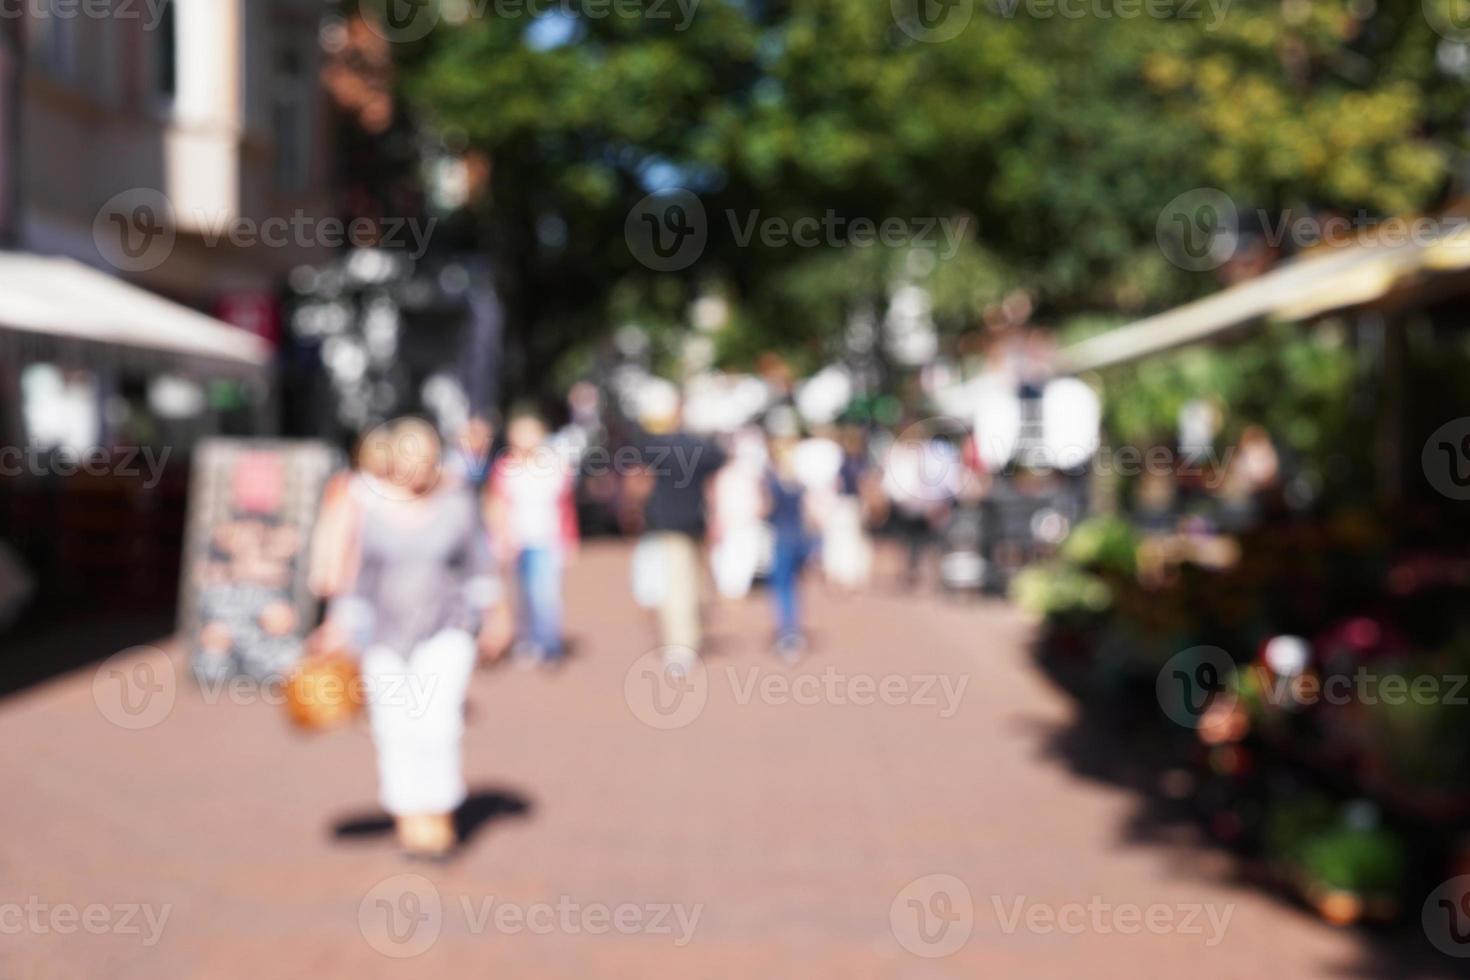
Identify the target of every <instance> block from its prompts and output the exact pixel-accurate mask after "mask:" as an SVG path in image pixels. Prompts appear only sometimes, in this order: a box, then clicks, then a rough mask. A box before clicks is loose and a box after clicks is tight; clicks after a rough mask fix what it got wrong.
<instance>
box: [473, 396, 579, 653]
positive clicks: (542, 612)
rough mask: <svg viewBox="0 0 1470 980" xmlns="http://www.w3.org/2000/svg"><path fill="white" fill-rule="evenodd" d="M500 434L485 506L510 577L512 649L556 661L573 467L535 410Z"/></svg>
mask: <svg viewBox="0 0 1470 980" xmlns="http://www.w3.org/2000/svg"><path fill="white" fill-rule="evenodd" d="M506 441H507V444H508V446H507V451H506V453H505V454H504V455H503V456H502V457H501V458H500V459H499V460H498V461H497V462H496V464H495V467H494V469H493V470H492V473H491V476H490V487H489V495H488V498H487V509H488V513H489V517H490V527H491V530H492V532H493V538H494V541H495V547H496V550H497V551H498V552H499V554H500V559H501V562H502V565H503V567H506V568H508V569H509V570H510V571H511V572H512V574H513V577H514V579H515V582H516V591H517V596H518V598H519V603H518V605H519V609H520V623H519V628H518V638H517V642H516V647H515V655H516V658H517V660H518V661H520V662H521V663H523V664H554V663H556V662H558V661H559V660H560V659H561V656H562V653H563V650H564V641H563V637H562V575H563V572H564V571H565V568H566V563H567V560H568V559H569V558H570V557H571V556H572V555H573V554H574V553H575V552H576V549H577V510H576V505H575V502H574V500H573V485H574V480H573V475H572V469H571V466H570V465H568V463H567V461H566V460H565V459H564V458H563V457H562V455H561V454H560V453H558V452H556V451H555V450H554V449H553V448H552V447H551V446H550V445H549V444H548V443H547V429H546V424H545V423H544V422H542V421H541V419H540V418H539V417H538V416H536V415H531V414H522V415H519V416H517V417H516V418H514V419H512V420H511V422H510V425H509V426H508V427H507V428H506Z"/></svg>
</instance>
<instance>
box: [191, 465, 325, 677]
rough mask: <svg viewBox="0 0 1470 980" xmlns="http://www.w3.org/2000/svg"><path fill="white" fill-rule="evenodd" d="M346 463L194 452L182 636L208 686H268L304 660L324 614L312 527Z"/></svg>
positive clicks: (196, 673) (196, 668) (195, 667)
mask: <svg viewBox="0 0 1470 980" xmlns="http://www.w3.org/2000/svg"><path fill="white" fill-rule="evenodd" d="M341 465H342V461H341V457H340V455H339V454H338V453H337V452H336V451H335V450H334V449H332V447H330V446H328V445H327V444H326V443H321V442H305V441H285V440H265V439H207V440H205V441H203V442H202V443H200V445H199V446H198V447H197V448H196V449H195V452H194V465H193V471H192V473H191V475H190V483H189V516H188V522H187V526H186V529H185V533H184V564H183V572H182V575H181V580H182V585H181V588H180V596H179V636H180V637H181V639H182V641H183V642H184V643H186V644H187V645H188V648H189V651H190V658H191V662H192V663H193V666H194V673H195V676H196V677H197V678H198V679H199V680H200V681H202V682H217V681H220V680H223V679H226V678H229V677H233V676H235V675H238V674H243V675H246V676H248V677H252V678H254V679H256V680H258V681H269V680H273V679H275V678H278V677H280V676H282V675H284V674H285V673H287V672H288V671H289V670H290V669H291V667H292V665H294V664H295V663H296V662H297V660H299V659H300V657H301V652H302V644H303V642H304V641H305V638H306V635H307V633H309V632H310V630H311V628H312V626H313V625H314V622H315V615H316V600H315V599H314V598H313V596H312V595H311V592H310V590H309V589H308V588H307V585H306V578H307V556H308V555H307V552H308V547H309V544H310V541H311V529H312V523H313V521H314V520H315V518H316V512H317V506H318V504H319V503H320V501H321V496H322V488H323V487H324V486H325V485H326V482H327V479H328V477H330V476H331V475H332V473H333V472H334V471H335V470H336V469H337V468H338V467H340V466H341Z"/></svg>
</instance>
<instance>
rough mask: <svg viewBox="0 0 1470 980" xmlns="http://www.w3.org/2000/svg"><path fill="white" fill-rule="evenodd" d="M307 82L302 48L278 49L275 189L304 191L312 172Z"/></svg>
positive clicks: (274, 109)
mask: <svg viewBox="0 0 1470 980" xmlns="http://www.w3.org/2000/svg"><path fill="white" fill-rule="evenodd" d="M306 79H307V74H306V64H305V59H304V58H303V57H302V54H301V50H300V48H299V47H295V46H282V47H279V48H277V49H276V52H275V58H274V64H273V65H272V86H271V90H272V100H271V130H272V136H273V137H274V140H275V144H276V166H275V177H276V186H277V187H278V188H279V189H281V190H283V191H299V190H303V189H304V188H305V187H306V183H307V175H308V173H309V172H310V161H311V152H310V151H311V144H310V140H311V137H310V134H309V130H308V122H309V120H308V119H307V92H308V88H307V84H306Z"/></svg>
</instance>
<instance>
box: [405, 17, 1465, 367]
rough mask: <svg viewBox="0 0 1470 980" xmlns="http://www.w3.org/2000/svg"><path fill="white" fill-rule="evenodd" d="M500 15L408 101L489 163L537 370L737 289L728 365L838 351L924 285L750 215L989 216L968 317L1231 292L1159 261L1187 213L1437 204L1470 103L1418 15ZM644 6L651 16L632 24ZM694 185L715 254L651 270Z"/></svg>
mask: <svg viewBox="0 0 1470 980" xmlns="http://www.w3.org/2000/svg"><path fill="white" fill-rule="evenodd" d="M444 2H446V3H448V2H450V0H444ZM919 2H930V0H919ZM1435 2H1439V0H1435ZM1445 2H1446V3H1449V2H1460V0H1445ZM461 5H462V4H461ZM479 7H484V8H485V9H484V10H483V11H482V12H481V13H480V14H479V15H477V16H470V17H468V18H467V19H464V20H463V22H462V23H459V24H458V25H451V24H447V23H446V24H445V25H442V26H441V27H440V28H439V29H438V30H436V31H434V32H433V33H432V34H431V35H430V36H429V37H428V38H426V39H425V40H424V41H422V42H420V43H419V44H417V45H414V46H410V47H409V48H408V49H407V50H406V51H405V58H404V61H405V67H406V72H405V88H406V92H407V93H408V95H409V97H410V99H411V101H412V103H413V104H414V105H415V106H416V107H417V109H418V111H419V113H420V115H421V117H422V118H423V119H425V120H426V121H427V123H428V125H429V127H430V128H431V129H432V130H433V131H435V132H437V133H439V134H444V135H447V136H448V137H449V139H450V141H451V142H452V143H453V144H455V145H459V144H464V145H467V146H469V147H473V148H475V149H478V150H480V151H482V152H483V153H485V154H486V155H487V157H488V158H489V159H490V161H491V164H492V168H493V169H492V174H493V176H492V178H491V187H490V193H489V194H488V196H487V198H486V199H485V200H484V202H483V204H482V205H481V207H480V213H479V214H478V219H479V222H480V223H479V225H478V232H477V234H478V237H479V239H480V241H481V242H482V243H483V245H484V246H485V247H486V248H487V249H488V250H490V251H491V252H492V254H493V255H495V256H496V258H497V260H498V262H499V263H500V267H501V278H502V282H503V285H504V287H505V289H506V292H507V297H508V299H509V300H510V305H511V312H512V316H513V326H514V329H515V330H516V331H517V335H518V336H519V337H520V338H521V340H522V342H523V344H524V346H525V348H526V351H527V355H528V361H527V371H528V372H530V374H531V376H534V375H535V372H536V371H538V370H544V369H545V368H546V367H548V366H549V365H550V364H551V363H552V362H553V361H555V360H556V359H557V358H559V357H560V356H561V355H562V354H563V353H564V352H565V351H566V350H567V349H568V348H569V346H570V345H573V344H575V343H578V342H580V341H583V340H585V339H587V338H589V337H593V336H596V335H598V334H600V333H601V332H602V331H603V330H604V329H605V328H607V327H609V326H612V325H614V324H613V323H612V322H611V321H612V320H613V319H614V318H615V317H633V318H637V319H640V320H643V321H662V322H667V323H678V322H679V321H681V320H682V318H683V316H684V310H685V307H686V305H687V303H688V301H689V300H690V298H691V296H692V295H693V294H694V292H695V291H696V290H697V289H699V288H708V287H709V286H710V284H712V283H713V284H715V285H717V286H718V288H720V289H721V290H722V291H724V292H725V293H726V294H727V295H730V296H731V297H732V298H733V299H734V300H735V304H736V310H737V315H736V319H735V322H736V324H737V325H738V326H739V327H740V329H741V330H743V331H745V332H746V334H747V336H746V337H744V338H743V340H742V341H741V342H739V343H731V344H727V345H725V349H726V350H727V351H730V352H732V356H737V355H738V356H739V357H746V356H748V355H750V354H751V353H752V352H753V351H754V350H756V349H757V348H759V347H760V346H762V345H767V344H777V345H780V346H782V347H785V348H789V349H795V350H807V351H816V352H818V353H820V352H821V350H822V349H823V348H824V347H825V346H826V345H829V344H830V343H831V340H832V338H833V337H834V335H835V333H836V332H837V331H838V330H839V329H840V328H841V325H842V323H843V321H844V316H845V314H846V313H847V312H850V311H851V310H852V309H855V308H859V307H862V306H865V305H871V304H874V303H881V302H882V300H883V297H884V295H885V290H886V288H887V287H888V283H889V280H890V279H891V277H892V276H893V275H895V274H896V272H897V273H904V274H912V273H913V268H912V263H911V261H910V260H909V258H908V257H907V256H906V255H905V254H902V253H903V252H905V251H906V250H905V249H884V248H881V247H877V246H869V247H867V248H856V247H853V246H851V245H847V246H846V247H842V245H843V243H842V242H828V243H826V244H825V245H824V246H822V247H811V248H797V247H793V246H791V245H785V246H781V245H773V244H770V243H768V242H765V241H762V239H761V237H760V236H759V235H757V236H755V237H754V238H752V239H751V240H750V241H749V242H748V243H747V244H745V245H743V246H742V244H741V243H740V242H739V241H738V238H739V236H738V235H736V234H735V233H734V229H735V228H737V227H739V226H740V225H741V223H743V222H747V221H749V220H751V219H752V216H755V215H758V219H766V218H779V219H783V220H785V221H794V220H795V219H797V218H802V217H808V218H817V219H822V218H823V217H824V216H825V215H827V214H829V213H832V214H835V215H838V216H841V217H843V218H846V219H852V218H856V217H866V218H869V219H872V220H874V221H879V220H882V219H883V218H886V217H894V216H896V217H900V218H903V219H906V220H908V219H930V218H940V217H944V218H950V219H955V220H957V219H960V218H963V219H965V220H966V222H967V227H968V229H969V234H968V236H967V237H966V238H965V239H964V240H963V241H961V242H957V243H954V244H955V247H954V248H947V249H942V251H943V252H944V255H945V257H944V258H941V259H940V260H939V261H933V262H929V263H927V264H926V268H924V269H923V270H921V273H922V277H923V278H925V280H926V281H928V282H930V284H931V286H932V287H933V291H934V293H935V297H936V312H937V314H938V317H939V319H940V321H941V324H942V325H943V326H946V327H947V328H948V329H961V328H963V327H969V326H973V325H974V324H975V323H976V321H977V318H978V314H979V312H980V311H981V310H982V309H983V308H984V306H985V305H986V304H988V303H990V302H993V301H994V299H995V297H997V296H999V295H1001V294H1003V293H1004V291H1005V290H1007V289H1010V288H1014V287H1023V288H1026V289H1028V290H1030V291H1031V292H1032V293H1033V294H1034V295H1035V296H1037V297H1038V299H1039V301H1040V305H1039V311H1040V315H1041V316H1042V317H1044V318H1048V319H1054V320H1055V319H1061V318H1064V317H1068V316H1072V315H1075V314H1079V313H1095V312H1108V311H1112V312H1121V313H1124V314H1129V315H1132V314H1136V313H1139V312H1143V311H1146V310H1148V309H1154V308H1158V307H1160V306H1163V305H1167V304H1169V303H1172V302H1175V301H1178V300H1180V299H1184V298H1187V297H1189V296H1190V295H1195V294H1198V293H1199V292H1201V291H1204V290H1206V289H1208V288H1211V287H1212V286H1213V281H1212V280H1211V278H1210V277H1209V276H1208V275H1207V274H1202V273H1189V272H1185V271H1183V270H1180V269H1177V268H1175V267H1174V266H1172V265H1170V264H1169V262H1168V261H1167V259H1166V258H1165V257H1164V255H1162V254H1161V252H1160V250H1159V248H1158V246H1157V244H1156V240H1155V229H1156V224H1157V221H1158V218H1159V214H1160V209H1161V208H1163V207H1164V205H1165V204H1166V202H1168V201H1169V200H1171V199H1172V198H1173V197H1174V196H1176V195H1178V194H1179V193H1181V192H1184V191H1186V190H1189V189H1191V188H1195V187H1201V186H1213V187H1218V188H1220V189H1222V190H1224V191H1225V192H1226V193H1227V194H1229V195H1230V196H1231V198H1232V199H1233V200H1234V201H1235V202H1236V203H1237V206H1238V208H1239V209H1240V210H1241V211H1242V212H1243V213H1246V214H1251V215H1253V214H1255V213H1256V211H1257V209H1261V210H1263V211H1264V212H1265V213H1266V214H1268V215H1275V214H1278V213H1280V212H1281V211H1282V210H1283V209H1286V208H1289V207H1290V208H1303V207H1305V208H1337V209H1349V210H1354V211H1355V210H1356V209H1359V208H1362V209H1366V210H1368V211H1369V212H1370V213H1373V214H1387V213H1396V212H1405V211H1414V210H1418V209H1423V208H1427V207H1430V206H1433V205H1434V204H1435V203H1436V202H1437V201H1438V200H1439V199H1440V198H1441V197H1442V196H1443V195H1444V194H1445V193H1446V188H1447V184H1448V180H1449V175H1450V172H1451V166H1452V162H1453V160H1454V153H1455V151H1456V148H1457V146H1458V143H1459V140H1460V132H1461V128H1462V122H1461V119H1462V117H1463V113H1464V109H1465V97H1464V86H1463V84H1462V81H1461V80H1460V79H1458V78H1456V77H1453V76H1452V75H1451V74H1449V73H1447V72H1446V71H1445V70H1443V69H1441V68H1440V67H1438V66H1437V61H1436V50H1437V49H1442V48H1443V47H1444V46H1445V45H1447V44H1450V42H1448V41H1445V40H1444V39H1443V38H1442V37H1441V36H1440V34H1437V33H1435V31H1434V30H1433V28H1432V27H1431V25H1430V23H1429V21H1428V20H1427V19H1426V17H1425V16H1424V13H1423V10H1424V8H1422V7H1421V4H1420V3H1419V0H1379V2H1378V3H1376V4H1375V3H1374V2H1372V0H1347V2H1344V0H1284V2H1281V0H1271V2H1265V0H1234V2H1229V0H1215V5H1214V6H1213V7H1211V6H1209V5H1208V4H1207V3H1206V2H1204V0H1199V2H1195V0H1188V2H1186V0H1179V2H1178V3H1176V4H1173V6H1172V8H1171V9H1172V10H1173V12H1174V15H1173V16H1170V17H1165V18H1156V17H1150V16H1148V15H1147V14H1146V11H1147V10H1148V9H1150V8H1149V7H1148V6H1145V5H1144V4H1142V3H1135V2H1132V0H1075V2H1072V3H1067V2H1065V0H1064V2H1063V3H1061V4H1057V3H1055V2H1054V0H988V2H985V0H976V2H975V4H974V6H973V10H972V11H971V13H972V16H971V17H970V19H969V21H968V23H967V24H966V26H965V27H964V28H963V29H962V30H960V31H959V33H958V34H957V36H955V37H953V38H952V39H949V40H946V41H943V42H940V43H933V42H925V41H921V40H917V39H915V38H914V37H913V36H911V34H910V33H908V32H906V31H905V30H903V29H901V28H900V27H899V25H898V23H897V21H896V19H895V14H894V11H893V5H892V4H890V3H888V2H884V0H702V2H699V3H698V4H697V6H695V7H693V8H692V16H690V17H688V19H687V23H686V22H685V18H684V16H683V13H682V12H681V10H680V8H678V7H676V6H675V4H674V3H673V2H672V0H619V2H618V3H617V4H611V3H600V4H598V5H597V6H595V7H594V6H593V3H592V2H590V0H589V2H587V3H586V4H585V5H584V4H583V3H582V2H581V0H572V2H571V3H570V5H569V6H565V7H561V8H558V9H560V10H563V11H566V10H569V11H571V12H572V13H571V14H570V15H567V14H565V13H549V14H542V15H540V17H538V18H534V19H533V18H532V17H530V16H509V15H498V14H496V13H495V12H494V11H495V9H496V8H495V7H494V6H487V5H486V4H484V3H483V2H481V3H480V4H479ZM630 8H637V9H642V10H644V11H645V13H646V14H647V16H642V17H629V16H618V15H617V14H616V13H615V11H619V10H622V11H626V10H629V9H630ZM472 9H477V8H474V7H473V6H472ZM685 9H686V10H687V9H689V8H685ZM900 9H902V7H901V5H900ZM967 9H969V8H968V7H967V4H966V2H965V0H960V2H959V3H958V4H956V5H953V8H952V11H951V12H952V13H953V11H959V13H960V14H963V13H964V12H965V11H966V10H967ZM1153 9H1157V5H1155V7H1154V8H1153ZM599 13H600V16H599V15H597V14H599ZM1078 13H1080V14H1081V16H1076V14H1078ZM669 184H676V185H680V186H684V187H687V188H689V189H690V190H692V191H694V192H695V193H696V194H698V195H699V198H700V200H701V202H702V203H703V205H704V207H705V210H706V214H707V216H708V228H709V240H708V244H707V246H706V248H705V249H704V251H703V253H702V255H701V256H700V258H699V260H698V261H697V262H696V263H694V264H693V265H692V266H691V267H690V268H688V269H685V270H682V271H680V272H675V273H656V272H653V271H651V270H649V269H647V268H645V267H643V266H641V265H640V264H639V263H638V262H637V261H636V259H635V258H634V256H633V255H631V254H630V251H629V249H628V247H627V244H626V242H625V239H624V221H625V218H626V216H627V215H628V213H629V210H630V208H632V207H633V206H634V205H635V203H636V202H637V201H638V200H639V199H641V198H642V197H643V196H644V195H645V194H647V193H648V191H649V189H650V188H652V187H657V186H662V185H669ZM936 251H941V250H936Z"/></svg>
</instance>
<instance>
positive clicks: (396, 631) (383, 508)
mask: <svg viewBox="0 0 1470 980" xmlns="http://www.w3.org/2000/svg"><path fill="white" fill-rule="evenodd" d="M387 438H388V439H389V440H390V442H391V446H392V453H393V467H392V469H391V471H390V473H389V474H388V477H387V478H386V479H384V480H377V481H374V483H373V484H372V489H373V491H374V492H373V493H371V494H367V495H365V503H364V506H363V508H362V514H361V523H360V525H359V530H358V541H357V551H358V554H357V561H356V568H355V569H354V570H353V575H352V583H351V586H350V588H348V589H347V590H346V592H345V593H344V594H343V595H341V596H340V597H339V598H338V599H336V600H335V601H334V602H333V604H332V608H331V611H330V613H329V615H328V623H329V628H331V629H333V630H334V631H337V632H339V634H340V635H341V636H343V637H344V638H345V639H346V642H347V643H348V644H349V645H350V646H352V647H353V648H354V649H357V650H361V651H362V675H363V683H364V689H365V690H366V691H367V695H368V713H369V718H370V720H371V722H372V732H373V743H374V745H375V746H376V748H377V753H378V784H379V796H380V799H381V801H382V804H383V807H384V808H385V809H386V810H387V811H388V812H389V813H390V814H392V815H393V817H394V819H395V822H396V824H397V828H398V837H399V841H400V843H401V844H402V845H403V847H404V850H405V851H407V852H408V853H409V854H411V855H415V856H422V857H442V856H445V855H447V854H449V853H450V851H452V850H453V848H454V846H455V844H456V840H455V832H454V822H453V813H454V811H455V810H456V809H457V808H458V807H459V805H460V804H461V803H463V802H464V799H465V793H466V790H465V783H464V773H463V767H462V764H461V758H460V741H461V737H462V736H463V734H464V703H465V694H466V692H467V691H468V688H469V681H470V675H471V673H472V672H473V670H474V666H475V659H476V640H475V637H476V633H478V632H480V631H481V629H482V624H483V622H484V621H485V613H486V611H487V610H488V609H489V608H490V606H491V604H492V603H493V602H494V600H495V599H496V598H497V596H498V592H499V589H498V583H497V582H496V580H495V578H494V573H493V568H494V566H493V563H492V561H491V557H490V548H489V541H488V539H487V536H486V532H485V529H484V527H483V526H482V525H481V523H480V517H479V514H480V508H479V506H478V504H477V502H476V501H475V499H474V495H473V493H472V492H471V491H469V490H467V489H465V488H463V487H459V486H447V485H442V484H441V483H440V481H439V479H438V477H439V472H440V468H439V439H438V436H437V434H436V433H435V432H434V430H433V429H432V428H431V427H430V426H429V425H428V424H427V423H424V422H421V421H419V420H417V419H409V420H404V421H401V422H399V423H397V424H396V425H395V426H394V427H393V428H392V429H391V430H390V431H389V432H388V433H387Z"/></svg>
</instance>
